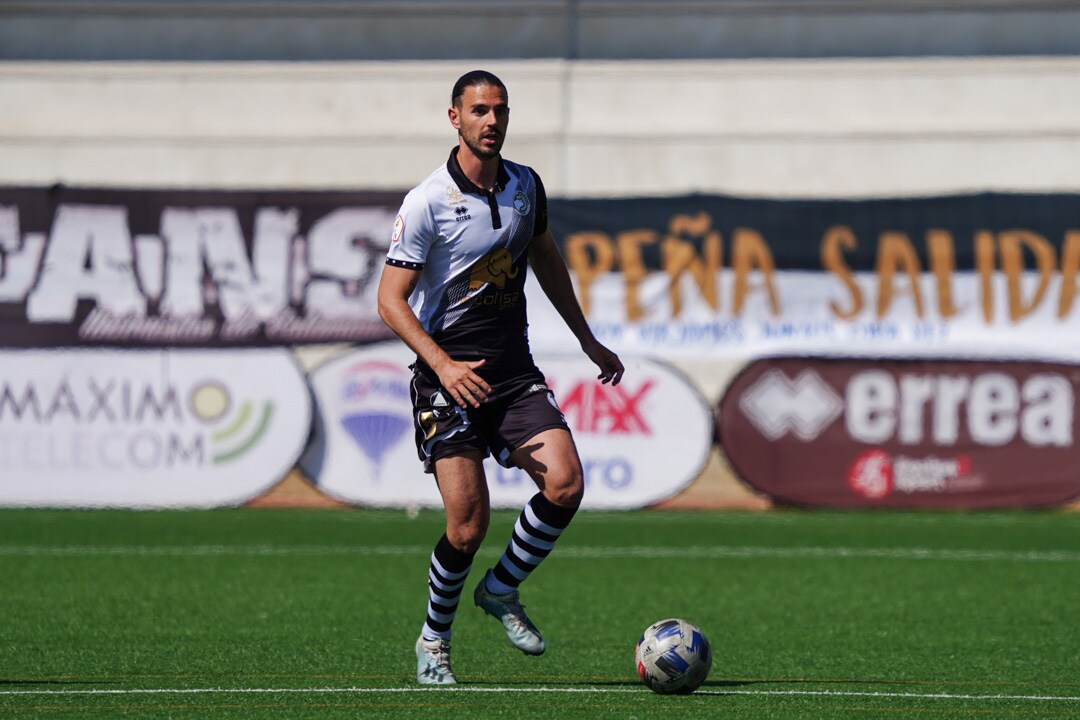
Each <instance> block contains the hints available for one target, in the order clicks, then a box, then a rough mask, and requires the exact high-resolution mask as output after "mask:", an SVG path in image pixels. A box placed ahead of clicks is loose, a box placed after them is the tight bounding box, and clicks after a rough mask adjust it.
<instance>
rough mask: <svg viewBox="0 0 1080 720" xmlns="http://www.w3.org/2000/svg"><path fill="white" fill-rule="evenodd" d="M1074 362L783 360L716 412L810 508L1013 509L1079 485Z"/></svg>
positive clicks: (762, 467)
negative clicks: (1072, 467)
mask: <svg viewBox="0 0 1080 720" xmlns="http://www.w3.org/2000/svg"><path fill="white" fill-rule="evenodd" d="M1078 383H1080V374H1078V373H1077V372H1076V371H1075V369H1074V368H1072V367H1071V366H1064V365H1057V364H1053V363H1035V362H990V361H963V360H922V361H898V360H897V361H881V360H875V361H863V360H836V359H830V360H826V359H813V358H775V359H769V360H759V361H757V362H755V363H752V364H751V365H750V366H749V367H748V368H747V369H746V370H744V371H743V373H742V374H741V375H740V376H739V377H738V378H736V380H735V381H733V382H732V384H731V386H729V388H728V391H727V392H726V394H725V396H724V398H723V399H722V400H721V402H720V407H719V410H718V421H719V425H720V427H719V435H720V437H721V438H723V444H724V450H725V452H726V453H727V455H728V457H729V459H730V460H731V461H732V463H733V465H734V466H735V467H736V468H737V470H738V471H739V473H740V474H741V475H742V476H743V478H744V479H745V480H746V481H747V482H749V483H750V484H752V485H754V486H755V487H757V488H759V489H761V490H762V491H764V492H766V493H768V494H770V495H772V496H774V497H775V498H777V499H781V500H785V501H791V502H797V503H804V504H815V505H834V506H857V505H886V506H899V507H909V506H933V507H1011V506H1034V505H1046V504H1052V503H1055V502H1062V501H1064V500H1067V499H1069V498H1071V497H1073V496H1075V495H1076V494H1078V493H1080V479H1077V478H1074V477H1072V476H1070V473H1068V472H1067V471H1066V470H1065V468H1067V467H1069V466H1070V465H1073V464H1075V463H1076V462H1077V461H1080V446H1078V444H1077V442H1076V426H1077V417H1076V416H1077V409H1076V402H1075V398H1076V394H1077V386H1078Z"/></svg>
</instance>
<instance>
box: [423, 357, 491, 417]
mask: <svg viewBox="0 0 1080 720" xmlns="http://www.w3.org/2000/svg"><path fill="white" fill-rule="evenodd" d="M485 362H486V361H485V360H472V361H465V360H451V361H450V362H448V363H447V364H446V365H444V366H443V367H441V368H439V369H438V370H436V373H437V374H438V376H439V382H440V383H442V386H443V389H444V390H446V391H447V392H448V393H450V397H452V398H454V402H456V403H457V404H458V405H460V406H461V407H463V408H467V407H468V406H470V405H471V406H473V407H474V408H475V407H480V403H482V402H484V401H485V400H487V398H488V393H490V392H491V386H490V385H488V384H487V383H486V382H484V378H482V377H480V376H479V375H477V374H476V373H475V372H474V371H475V370H478V369H479V368H481V367H483V365H484V363H485Z"/></svg>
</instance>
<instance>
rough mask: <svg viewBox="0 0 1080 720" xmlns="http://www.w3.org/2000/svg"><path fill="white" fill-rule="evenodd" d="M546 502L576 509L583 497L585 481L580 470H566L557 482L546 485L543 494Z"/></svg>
mask: <svg viewBox="0 0 1080 720" xmlns="http://www.w3.org/2000/svg"><path fill="white" fill-rule="evenodd" d="M544 495H545V496H546V497H547V499H548V500H550V501H551V502H553V503H555V504H556V505H560V506H562V507H566V508H574V509H577V507H578V506H580V505H581V500H582V498H584V497H585V479H584V478H583V477H582V474H581V469H580V468H573V469H568V470H567V472H566V473H565V474H564V475H563V477H561V478H559V481H558V482H551V483H549V484H548V487H547V492H545V493H544Z"/></svg>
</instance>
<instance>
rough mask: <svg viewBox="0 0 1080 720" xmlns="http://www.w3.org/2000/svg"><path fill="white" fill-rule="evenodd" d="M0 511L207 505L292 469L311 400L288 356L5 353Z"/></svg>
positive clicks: (0, 393) (0, 386) (0, 384)
mask: <svg viewBox="0 0 1080 720" xmlns="http://www.w3.org/2000/svg"><path fill="white" fill-rule="evenodd" d="M0 364H2V366H3V368H4V372H3V376H2V377H0V505H6V506H54V507H64V506H67V507H86V506H120V507H138V508H163V507H213V506H217V505H231V504H237V503H241V502H244V501H246V500H249V499H251V498H252V497H254V496H256V495H258V494H260V493H262V492H264V491H265V490H267V489H268V488H269V487H270V485H272V484H273V483H275V482H277V481H278V480H280V479H281V478H282V477H283V476H284V475H285V473H286V472H288V471H289V469H290V468H292V467H293V466H294V465H295V464H296V461H297V459H298V458H299V456H300V453H301V452H302V451H303V448H304V443H305V442H306V441H307V437H308V433H309V430H310V427H311V399H310V394H309V392H308V389H307V385H306V383H305V382H304V377H303V374H302V373H301V372H300V369H299V368H298V367H297V365H296V363H295V362H294V360H293V358H292V356H291V354H290V353H289V352H288V351H287V350H281V349H263V350H227V351H226V350H219V351H209V350H127V351H124V350H107V349H98V350H86V349H83V350H73V351H63V350H51V351H45V350H5V351H3V352H0Z"/></svg>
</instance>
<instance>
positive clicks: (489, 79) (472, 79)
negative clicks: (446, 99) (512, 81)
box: [450, 70, 506, 105]
mask: <svg viewBox="0 0 1080 720" xmlns="http://www.w3.org/2000/svg"><path fill="white" fill-rule="evenodd" d="M473 85H494V86H495V87H497V88H499V89H500V90H502V91H503V92H506V86H505V85H503V81H502V80H500V79H499V78H497V77H495V75H494V74H493V73H489V72H488V71H487V70H470V71H469V72H467V73H465V74H464V75H462V76H461V77H459V78H458V79H457V82H456V83H454V91H453V92H452V93H451V94H450V104H451V105H457V104H458V101H459V100H461V96H462V95H464V94H465V88H467V87H472V86H473Z"/></svg>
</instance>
